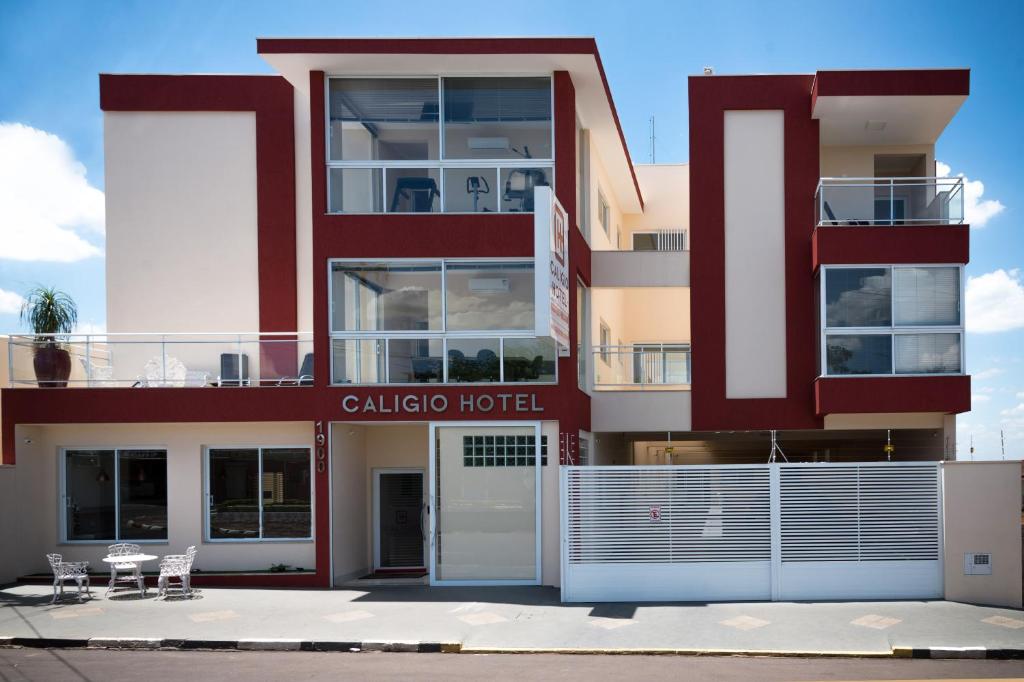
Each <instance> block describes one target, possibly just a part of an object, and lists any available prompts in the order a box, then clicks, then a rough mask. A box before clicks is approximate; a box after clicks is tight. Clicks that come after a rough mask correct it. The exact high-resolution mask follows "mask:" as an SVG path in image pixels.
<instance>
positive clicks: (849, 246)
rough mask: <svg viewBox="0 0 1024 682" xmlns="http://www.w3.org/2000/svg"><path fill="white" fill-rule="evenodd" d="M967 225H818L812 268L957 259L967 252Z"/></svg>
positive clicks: (964, 258) (964, 260)
mask: <svg viewBox="0 0 1024 682" xmlns="http://www.w3.org/2000/svg"><path fill="white" fill-rule="evenodd" d="M969 233H970V227H968V226H967V225H915V226H909V225H908V226H900V227H867V226H857V225H838V226H820V225H819V226H818V227H817V228H815V230H814V244H813V248H814V262H813V264H812V267H813V269H815V270H817V268H818V266H820V265H857V264H860V263H961V264H966V263H967V262H968V259H969V256H970V234H969Z"/></svg>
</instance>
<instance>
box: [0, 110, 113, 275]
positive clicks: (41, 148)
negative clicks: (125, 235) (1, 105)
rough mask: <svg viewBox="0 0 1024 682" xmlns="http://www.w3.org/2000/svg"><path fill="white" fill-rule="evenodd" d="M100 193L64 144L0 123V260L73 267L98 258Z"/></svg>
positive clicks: (42, 133)
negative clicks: (90, 238)
mask: <svg viewBox="0 0 1024 682" xmlns="http://www.w3.org/2000/svg"><path fill="white" fill-rule="evenodd" d="M104 223H105V215H104V205H103V192H101V191H100V190H98V189H96V188H95V187H93V186H92V185H90V184H89V181H88V180H87V179H86V177H85V166H83V165H82V163H81V162H79V161H78V160H76V159H75V155H74V152H72V150H71V147H69V146H68V144H67V143H66V142H64V140H62V139H60V138H59V137H57V136H56V135H52V134H50V133H47V132H46V131H44V130H37V129H36V128H32V127H29V126H26V125H22V124H20V123H4V122H0V259H8V260H18V261H56V262H64V263H68V262H73V261H79V260H83V259H85V258H91V257H93V256H102V255H103V251H102V249H101V248H100V247H99V246H98V245H97V244H95V243H94V242H92V241H89V240H88V239H87V238H86V237H87V236H100V235H103V234H104Z"/></svg>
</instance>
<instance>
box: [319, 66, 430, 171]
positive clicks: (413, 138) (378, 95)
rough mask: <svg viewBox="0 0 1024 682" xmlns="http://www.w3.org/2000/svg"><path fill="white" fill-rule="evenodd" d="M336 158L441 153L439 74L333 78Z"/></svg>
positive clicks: (384, 158)
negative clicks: (433, 76)
mask: <svg viewBox="0 0 1024 682" xmlns="http://www.w3.org/2000/svg"><path fill="white" fill-rule="evenodd" d="M328 90H329V96H328V100H329V110H330V158H331V160H332V161H343V160H344V161H377V160H381V161H388V160H402V161H405V160H428V159H436V158H438V139H439V137H438V94H437V79H435V78H332V79H330V81H329V85H328Z"/></svg>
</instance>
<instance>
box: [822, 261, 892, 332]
mask: <svg viewBox="0 0 1024 682" xmlns="http://www.w3.org/2000/svg"><path fill="white" fill-rule="evenodd" d="M825 294H826V295H825V320H826V325H827V326H829V327H888V326H890V325H891V324H892V275H891V272H890V268H837V269H829V270H827V271H826V273H825Z"/></svg>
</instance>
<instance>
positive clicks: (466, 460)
mask: <svg viewBox="0 0 1024 682" xmlns="http://www.w3.org/2000/svg"><path fill="white" fill-rule="evenodd" d="M535 447H536V440H535V439H534V437H533V436H463V437H462V465H463V466H467V467H532V466H534V451H535ZM540 464H541V466H547V464H548V437H547V436H541V437H540Z"/></svg>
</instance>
